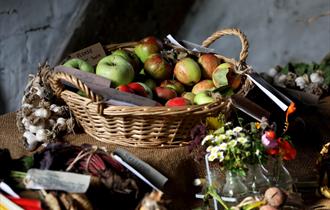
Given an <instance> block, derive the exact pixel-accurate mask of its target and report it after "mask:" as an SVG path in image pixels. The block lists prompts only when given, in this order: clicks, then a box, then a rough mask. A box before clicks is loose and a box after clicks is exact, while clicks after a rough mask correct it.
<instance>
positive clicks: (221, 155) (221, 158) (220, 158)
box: [218, 152, 225, 162]
mask: <svg viewBox="0 0 330 210" xmlns="http://www.w3.org/2000/svg"><path fill="white" fill-rule="evenodd" d="M218 158H219V161H220V162H221V161H223V160H224V159H225V156H224V154H223V152H219V153H218Z"/></svg>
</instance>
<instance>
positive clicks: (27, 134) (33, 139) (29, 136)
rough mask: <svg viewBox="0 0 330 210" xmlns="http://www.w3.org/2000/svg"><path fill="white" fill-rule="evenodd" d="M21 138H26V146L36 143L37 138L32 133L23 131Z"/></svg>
mask: <svg viewBox="0 0 330 210" xmlns="http://www.w3.org/2000/svg"><path fill="white" fill-rule="evenodd" d="M23 137H25V138H26V142H27V143H28V144H34V143H35V142H37V141H38V140H37V137H36V136H35V135H34V134H33V133H32V132H29V131H25V132H24V134H23Z"/></svg>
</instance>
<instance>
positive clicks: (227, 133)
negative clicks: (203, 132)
mask: <svg viewBox="0 0 330 210" xmlns="http://www.w3.org/2000/svg"><path fill="white" fill-rule="evenodd" d="M226 135H227V136H233V135H234V131H233V130H227V131H226Z"/></svg>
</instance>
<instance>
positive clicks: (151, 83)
mask: <svg viewBox="0 0 330 210" xmlns="http://www.w3.org/2000/svg"><path fill="white" fill-rule="evenodd" d="M143 83H144V84H146V85H147V86H148V87H149V88H150V89H151V90H153V89H155V87H156V86H157V83H156V82H155V80H153V79H150V78H149V79H146V80H145V81H144V82H143Z"/></svg>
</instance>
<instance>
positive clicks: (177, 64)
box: [64, 37, 241, 106]
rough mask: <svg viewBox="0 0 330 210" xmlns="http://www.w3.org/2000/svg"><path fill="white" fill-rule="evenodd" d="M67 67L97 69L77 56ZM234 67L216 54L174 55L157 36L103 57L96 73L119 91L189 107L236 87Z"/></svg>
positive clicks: (207, 101) (238, 80) (236, 76)
mask: <svg viewBox="0 0 330 210" xmlns="http://www.w3.org/2000/svg"><path fill="white" fill-rule="evenodd" d="M169 52H171V53H172V54H171V55H172V56H169ZM174 54H175V53H174ZM64 66H68V67H73V68H76V69H80V70H82V71H87V72H94V68H93V67H92V66H91V65H89V64H88V63H87V62H85V61H83V60H80V59H76V58H74V59H70V60H69V61H67V62H66V63H64ZM233 68H234V67H233V65H232V64H229V63H224V62H222V60H221V59H220V58H218V57H216V56H215V55H214V54H201V55H200V56H196V55H192V54H188V53H186V54H185V55H184V56H179V54H175V55H174V56H173V49H170V50H169V49H165V47H163V44H162V43H161V42H160V41H159V40H158V39H156V38H155V37H146V38H144V39H142V40H141V41H140V42H139V43H138V44H137V45H136V46H135V48H134V50H126V49H118V50H115V51H113V52H112V53H111V54H110V55H108V56H106V57H104V58H102V59H101V60H100V61H99V62H98V64H97V66H96V70H95V73H96V74H97V75H99V76H102V77H105V78H107V79H109V80H111V84H112V86H113V87H114V88H116V89H117V90H119V91H122V92H128V93H132V94H137V95H140V96H144V97H149V98H152V99H154V100H156V101H158V102H159V103H161V104H163V105H165V106H186V105H193V104H197V105H201V104H207V103H212V102H215V100H216V99H215V94H214V92H219V90H224V89H226V90H227V92H228V90H230V91H231V92H232V93H233V92H234V91H235V90H237V89H238V88H239V87H240V85H241V76H240V75H238V74H235V72H234V70H233Z"/></svg>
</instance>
